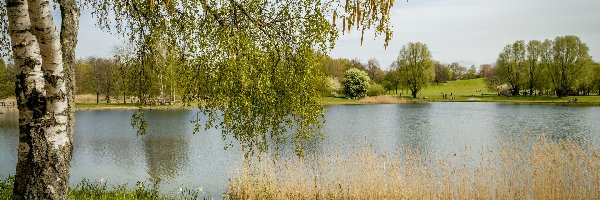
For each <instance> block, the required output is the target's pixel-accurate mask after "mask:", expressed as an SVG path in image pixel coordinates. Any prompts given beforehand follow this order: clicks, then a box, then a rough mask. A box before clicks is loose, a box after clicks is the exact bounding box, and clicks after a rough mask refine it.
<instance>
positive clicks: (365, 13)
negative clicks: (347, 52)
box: [333, 0, 394, 47]
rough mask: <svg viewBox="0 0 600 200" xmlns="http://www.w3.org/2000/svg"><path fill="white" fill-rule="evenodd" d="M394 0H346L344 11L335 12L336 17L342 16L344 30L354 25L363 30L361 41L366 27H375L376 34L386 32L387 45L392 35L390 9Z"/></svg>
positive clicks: (385, 44) (385, 45)
mask: <svg viewBox="0 0 600 200" xmlns="http://www.w3.org/2000/svg"><path fill="white" fill-rule="evenodd" d="M393 5H394V1H393V0H362V1H361V0H346V1H345V5H344V10H343V11H344V13H343V14H340V13H337V12H334V14H335V15H334V23H333V24H334V25H335V18H337V17H338V16H340V17H341V18H342V20H343V21H342V22H343V26H342V32H346V31H348V32H349V31H350V30H351V29H352V28H353V27H356V29H357V30H360V31H361V43H362V41H363V40H364V32H365V30H366V29H371V28H373V27H374V28H375V30H374V31H375V36H378V35H384V34H385V43H384V47H387V45H388V43H389V41H390V40H391V37H392V33H391V32H392V31H391V29H390V25H389V23H390V19H389V18H390V11H391V9H390V8H391V7H392V6H393Z"/></svg>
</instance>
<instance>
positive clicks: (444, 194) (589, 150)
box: [226, 136, 600, 199]
mask: <svg viewBox="0 0 600 200" xmlns="http://www.w3.org/2000/svg"><path fill="white" fill-rule="evenodd" d="M478 152H479V153H477V154H478V155H477V156H475V157H476V158H465V157H464V156H463V155H458V156H456V154H454V155H447V156H442V157H441V158H427V157H424V156H422V155H420V154H419V153H417V152H416V151H412V150H399V151H397V152H395V153H379V152H377V151H375V150H373V149H372V148H370V147H365V148H363V149H362V150H359V151H355V152H353V153H347V154H339V153H330V154H325V155H323V154H321V155H319V156H313V157H311V156H307V157H305V158H289V159H281V160H276V161H273V160H271V159H256V158H254V159H248V160H246V161H245V164H244V165H243V167H242V168H241V169H239V170H237V172H236V173H235V174H234V176H235V177H234V178H232V179H231V180H230V181H229V188H228V191H227V193H226V197H227V198H229V199H598V198H600V149H598V148H594V147H590V146H588V145H581V144H578V143H576V142H573V141H569V140H561V141H551V140H549V139H547V138H545V137H544V136H541V137H539V138H537V139H536V140H534V141H530V142H525V143H524V144H516V143H508V144H504V145H501V147H499V148H495V149H493V150H491V149H482V150H481V151H478ZM465 155H466V154H465Z"/></svg>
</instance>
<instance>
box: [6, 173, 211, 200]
mask: <svg viewBox="0 0 600 200" xmlns="http://www.w3.org/2000/svg"><path fill="white" fill-rule="evenodd" d="M13 184H14V179H13V178H12V177H8V178H5V179H4V180H0V199H12V189H13ZM68 199H73V200H79V199H98V200H100V199H115V200H121V199H122V200H129V199H146V200H153V199H157V200H159V199H160V200H171V199H200V197H199V195H198V193H197V192H194V191H191V190H186V189H182V190H181V193H180V194H179V195H177V196H168V195H162V194H160V193H159V192H158V189H157V187H156V184H154V185H147V184H144V183H137V184H136V185H135V186H133V187H128V185H119V186H115V187H109V186H107V184H106V182H104V181H89V180H83V181H81V182H80V183H79V184H77V185H76V186H75V187H72V188H69V191H68Z"/></svg>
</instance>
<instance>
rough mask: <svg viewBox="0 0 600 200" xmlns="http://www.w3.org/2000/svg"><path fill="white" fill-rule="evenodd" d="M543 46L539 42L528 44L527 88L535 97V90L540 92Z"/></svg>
mask: <svg viewBox="0 0 600 200" xmlns="http://www.w3.org/2000/svg"><path fill="white" fill-rule="evenodd" d="M543 48H544V47H543V44H542V42H541V41H539V40H531V41H529V42H528V43H527V56H526V59H527V61H526V62H527V63H526V64H525V65H526V67H525V73H526V74H527V75H526V76H525V79H526V86H527V88H528V89H529V95H533V93H534V92H535V90H540V89H541V88H540V85H539V84H540V79H541V78H542V76H543V74H542V72H543V71H542V70H543V68H542V65H541V64H540V63H541V60H542V53H543V51H544V49H543Z"/></svg>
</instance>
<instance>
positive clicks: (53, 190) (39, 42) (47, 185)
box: [6, 0, 73, 199]
mask: <svg viewBox="0 0 600 200" xmlns="http://www.w3.org/2000/svg"><path fill="white" fill-rule="evenodd" d="M6 6H7V11H8V19H9V35H10V37H11V42H12V50H13V57H14V61H15V65H16V66H17V67H18V69H19V72H18V75H17V84H16V88H15V93H16V97H17V105H18V108H19V146H18V161H17V167H16V175H15V187H14V190H13V198H14V199H66V197H67V196H66V195H67V188H68V183H69V172H70V167H71V152H72V148H73V147H72V143H73V141H72V126H70V125H71V123H72V115H71V113H72V112H71V111H72V110H71V108H70V103H69V102H70V101H69V100H70V98H69V96H68V95H69V91H68V88H67V85H66V81H65V80H66V79H65V78H66V77H68V75H66V74H65V71H64V65H63V58H62V48H61V43H60V39H59V35H58V32H57V30H56V26H55V25H54V22H53V19H52V15H51V13H50V2H49V1H48V0H8V1H7V4H6Z"/></svg>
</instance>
